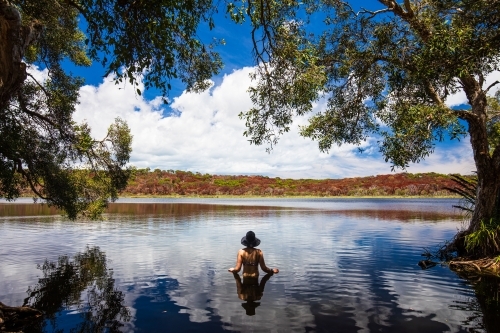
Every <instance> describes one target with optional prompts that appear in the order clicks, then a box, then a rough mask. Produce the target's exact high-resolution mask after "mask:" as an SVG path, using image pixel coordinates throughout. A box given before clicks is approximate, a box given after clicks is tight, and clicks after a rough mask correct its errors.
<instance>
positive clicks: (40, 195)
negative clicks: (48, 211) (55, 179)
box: [14, 158, 48, 200]
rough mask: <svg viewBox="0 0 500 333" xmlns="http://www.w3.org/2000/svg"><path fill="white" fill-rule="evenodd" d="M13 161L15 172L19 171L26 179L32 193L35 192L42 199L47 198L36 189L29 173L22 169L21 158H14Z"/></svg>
mask: <svg viewBox="0 0 500 333" xmlns="http://www.w3.org/2000/svg"><path fill="white" fill-rule="evenodd" d="M14 162H15V163H16V164H17V172H19V173H20V174H21V175H23V177H24V179H26V181H27V182H28V184H29V185H30V188H31V190H32V191H33V193H35V194H36V195H37V196H39V197H40V198H42V199H43V200H48V198H47V197H45V196H43V195H42V194H41V193H40V192H39V191H38V190H37V189H36V187H35V184H34V183H33V180H32V179H31V177H30V175H29V174H28V173H27V172H26V171H24V169H23V163H22V161H21V159H19V158H17V159H15V160H14Z"/></svg>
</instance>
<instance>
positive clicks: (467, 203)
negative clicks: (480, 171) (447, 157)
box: [446, 174, 477, 217]
mask: <svg viewBox="0 0 500 333" xmlns="http://www.w3.org/2000/svg"><path fill="white" fill-rule="evenodd" d="M450 177H451V179H452V180H453V182H454V183H455V184H454V186H453V187H450V188H446V189H447V190H448V191H450V192H452V193H455V194H457V195H459V196H460V197H461V202H460V205H456V206H453V207H456V208H458V209H460V210H462V211H464V212H466V215H467V216H468V217H470V215H471V214H472V212H473V211H474V207H475V205H476V192H477V177H470V176H469V177H464V176H461V175H457V174H454V175H450Z"/></svg>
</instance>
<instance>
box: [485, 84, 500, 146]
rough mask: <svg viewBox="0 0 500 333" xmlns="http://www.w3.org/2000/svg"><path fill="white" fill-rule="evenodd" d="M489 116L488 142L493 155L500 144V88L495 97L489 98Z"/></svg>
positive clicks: (487, 124)
mask: <svg viewBox="0 0 500 333" xmlns="http://www.w3.org/2000/svg"><path fill="white" fill-rule="evenodd" d="M487 116H488V121H487V123H486V126H487V133H488V142H489V143H490V155H493V152H494V151H495V147H497V146H498V145H500V90H498V91H497V92H496V93H495V97H489V98H488V108H487Z"/></svg>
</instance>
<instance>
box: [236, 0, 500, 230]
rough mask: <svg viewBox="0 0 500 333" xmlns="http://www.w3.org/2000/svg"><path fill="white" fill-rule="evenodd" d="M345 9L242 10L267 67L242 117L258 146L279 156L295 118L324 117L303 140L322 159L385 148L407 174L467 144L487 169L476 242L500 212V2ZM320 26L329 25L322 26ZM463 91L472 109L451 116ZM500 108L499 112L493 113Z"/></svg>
mask: <svg viewBox="0 0 500 333" xmlns="http://www.w3.org/2000/svg"><path fill="white" fill-rule="evenodd" d="M363 5H364V6H365V7H366V8H355V7H354V6H353V5H351V4H350V3H349V1H340V0H304V1H300V2H299V1H294V0H287V1H285V0H283V1H274V0H267V1H245V2H241V3H233V4H232V6H231V8H230V9H231V14H232V16H233V19H235V20H236V21H238V20H242V19H244V18H245V15H249V16H250V18H251V24H252V27H253V31H252V37H253V41H254V56H255V58H256V60H257V62H258V63H259V65H258V68H257V71H256V72H255V74H254V78H255V85H254V86H253V87H251V88H250V94H251V98H252V101H253V102H254V105H255V107H253V108H252V109H251V110H249V111H247V112H244V113H242V114H241V115H240V116H241V117H242V118H244V119H246V126H247V130H246V132H245V135H247V136H248V137H250V141H251V142H252V143H254V144H262V143H269V144H271V147H272V145H274V144H276V142H277V140H278V137H279V136H280V135H281V134H282V133H283V132H286V131H288V130H289V128H290V125H291V123H292V121H293V118H294V116H297V115H303V114H306V113H307V112H310V111H312V110H313V103H315V102H317V101H318V100H319V99H322V98H323V99H326V102H325V103H324V104H325V106H324V107H323V108H322V110H320V112H318V113H316V114H314V115H312V116H311V118H310V119H309V123H308V125H306V126H303V127H302V128H301V134H302V135H304V136H306V137H310V138H312V139H314V140H317V141H318V143H319V149H320V150H322V151H327V150H329V149H330V148H331V147H332V146H333V145H341V144H345V143H349V144H355V145H360V144H361V143H362V142H363V141H364V140H366V139H367V138H369V137H370V136H371V137H377V138H379V141H378V143H379V147H380V151H381V152H382V153H383V155H384V157H385V160H386V161H389V162H391V163H392V165H393V167H400V168H405V167H407V166H408V165H409V163H410V162H419V161H420V160H422V159H423V158H425V157H426V156H428V155H429V154H430V153H432V152H433V150H434V147H435V144H436V142H437V141H440V140H443V139H444V138H445V137H446V136H447V135H449V136H450V137H451V138H460V137H461V136H463V135H464V134H466V133H468V135H469V137H470V143H471V146H472V151H473V155H474V161H475V164H476V168H477V176H478V188H477V198H476V205H475V210H474V212H473V216H472V220H471V224H470V227H469V229H468V232H472V231H474V230H476V229H477V228H478V226H479V224H480V221H481V220H485V221H486V220H489V219H490V218H491V217H493V216H494V215H495V206H497V207H498V198H499V189H500V141H499V140H498V137H499V133H500V131H499V122H498V120H499V111H500V109H499V108H498V106H499V104H498V94H497V95H496V97H497V98H492V97H489V95H491V93H492V92H493V91H494V89H496V88H495V86H496V85H497V84H498V83H499V82H498V81H495V82H492V83H490V84H486V80H487V76H488V75H489V74H491V73H493V72H495V71H498V70H499V60H500V1H498V0H487V1H486V0H414V1H410V0H404V2H402V3H398V2H396V1H390V0H378V1H365V2H363ZM319 20H320V22H321V24H318V21H319ZM459 90H463V91H464V92H465V95H466V96H467V101H468V105H463V106H462V107H459V108H450V107H449V106H447V105H446V100H447V98H448V97H449V96H450V95H451V94H453V93H456V92H458V91H459ZM495 101H496V102H495Z"/></svg>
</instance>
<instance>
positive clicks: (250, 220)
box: [0, 205, 470, 332]
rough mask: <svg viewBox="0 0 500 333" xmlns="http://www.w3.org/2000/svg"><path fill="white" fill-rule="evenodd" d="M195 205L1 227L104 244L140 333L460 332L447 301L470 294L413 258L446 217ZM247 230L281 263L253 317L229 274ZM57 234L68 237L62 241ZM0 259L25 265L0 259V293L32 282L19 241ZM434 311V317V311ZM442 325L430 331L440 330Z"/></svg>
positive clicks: (72, 247) (41, 240)
mask: <svg viewBox="0 0 500 333" xmlns="http://www.w3.org/2000/svg"><path fill="white" fill-rule="evenodd" d="M198 206H200V205H198ZM201 206H203V205H201ZM198 208H199V207H198ZM198 208H197V207H195V206H194V205H193V206H191V207H177V208H175V209H174V210H173V211H170V212H167V211H166V209H167V206H166V205H161V208H156V209H165V211H164V213H162V214H160V215H155V214H150V213H149V211H148V212H146V213H145V214H143V215H141V214H138V215H126V214H125V213H124V214H116V215H108V217H107V218H108V220H107V221H104V222H95V223H91V224H88V225H86V224H81V223H74V224H68V223H61V222H56V223H46V224H38V222H33V221H35V219H33V221H32V222H23V223H19V224H18V225H16V226H15V227H12V228H10V227H6V228H3V229H2V232H3V236H4V239H5V241H6V244H5V245H6V246H11V247H14V246H15V245H16V242H19V240H20V239H22V240H23V242H25V243H26V244H30V243H38V244H39V247H40V248H41V249H42V250H43V251H44V253H43V256H44V257H45V256H54V255H56V254H57V255H60V254H61V253H60V252H61V251H64V252H66V253H74V251H79V250H80V249H81V248H83V247H84V246H85V245H86V244H100V245H101V249H102V250H104V251H105V252H106V255H107V258H109V259H110V262H111V266H112V267H113V269H114V278H115V279H116V281H117V285H119V286H120V288H122V290H123V291H124V292H125V295H126V296H125V297H126V298H125V301H126V304H127V305H130V306H131V314H132V316H133V321H132V322H131V323H129V324H128V326H127V327H128V328H127V329H128V330H129V331H133V330H134V329H135V330H139V329H140V330H143V331H147V330H148V328H151V327H152V326H151V325H152V323H153V322H154V323H157V325H158V327H162V326H161V325H168V326H169V327H170V322H173V323H175V325H179V326H178V327H181V326H180V325H185V327H186V328H188V327H189V328H191V327H192V328H193V330H200V331H201V330H202V329H205V330H206V331H210V330H214V331H221V330H231V329H234V330H238V331H304V330H305V329H306V328H307V329H311V330H316V331H321V330H325V331H326V330H331V329H332V327H333V328H335V329H337V330H338V331H342V332H368V331H377V330H384V331H390V326H394V327H399V329H400V331H405V329H409V327H408V326H407V325H410V324H408V323H411V325H413V326H415V327H417V326H418V325H433V324H437V325H438V326H439V325H441V323H439V321H441V322H443V320H444V319H446V318H450V321H451V323H446V325H448V326H450V328H451V330H452V331H457V330H458V328H457V327H458V326H457V325H458V323H459V322H460V320H461V318H460V316H463V313H464V312H463V311H462V312H461V311H456V312H453V311H452V310H450V309H449V304H450V303H452V302H453V297H463V296H460V295H464V294H467V295H469V294H470V292H466V290H465V289H460V290H458V291H455V290H454V289H453V288H454V285H453V283H456V278H455V279H453V278H452V277H451V274H447V273H446V272H447V269H445V268H441V267H435V268H433V269H432V270H431V271H421V270H420V268H419V267H418V266H417V265H416V263H417V261H418V260H420V253H421V252H422V250H421V248H422V247H430V246H434V245H437V243H439V242H442V241H444V240H446V239H449V238H450V237H451V236H452V235H453V234H454V232H455V230H456V228H457V227H458V226H459V224H458V223H457V222H455V221H454V220H453V219H454V218H449V219H447V220H445V221H444V222H443V221H440V222H430V221H434V219H433V218H432V214H430V215H429V214H427V213H425V210H424V209H420V210H419V209H413V210H412V212H411V213H399V212H397V211H394V210H391V209H389V210H387V211H386V210H382V209H379V210H375V211H353V210H351V211H345V210H341V211H339V210H337V211H333V210H329V211H326V210H324V209H307V210H295V209H288V208H286V209H284V208H279V209H275V208H272V207H260V208H253V207H251V208H249V207H245V208H220V207H219V208H214V207H211V206H208V207H204V208H199V209H198ZM147 209H149V208H146V210H147ZM168 209H170V208H168ZM414 211H417V213H414ZM404 214H407V215H404ZM415 214H416V215H415ZM405 216H406V217H405ZM408 216H409V217H408ZM401 221H410V222H411V223H406V222H405V223H401ZM5 225H6V224H4V226H5ZM0 227H2V224H0ZM249 229H252V230H254V231H256V234H257V237H259V238H260V239H261V240H262V244H261V246H260V248H261V249H263V251H264V253H265V258H266V263H267V264H268V265H269V266H271V267H273V266H274V267H279V268H280V271H281V272H280V273H279V274H277V275H275V276H273V277H272V278H271V279H270V280H269V282H268V283H267V285H266V288H265V291H264V294H263V296H262V299H261V300H260V302H261V305H260V306H259V307H257V308H256V310H255V311H256V315H255V316H251V317H249V316H247V315H246V313H245V309H244V308H243V307H242V306H241V304H242V303H243V301H241V300H240V299H239V298H238V295H237V292H236V284H235V281H234V278H233V276H232V275H231V274H230V273H228V272H227V271H226V270H227V268H228V267H231V266H233V265H234V263H235V259H236V253H237V251H238V249H239V248H241V247H242V246H241V245H240V239H241V237H242V236H243V235H244V234H245V233H246V232H247V231H248V230H249ZM31 231H34V232H31ZM61 239H65V240H67V243H64V244H61V242H60V240H61ZM0 251H2V250H1V249H0ZM0 254H3V253H1V252H0ZM7 257H8V258H9V259H8V260H12V261H14V262H15V261H16V260H17V261H19V262H22V261H23V260H25V262H26V264H25V263H20V264H12V263H11V264H8V265H6V264H5V263H2V264H0V277H1V278H0V290H6V288H11V287H13V286H14V287H13V288H11V289H9V290H16V291H14V292H19V293H24V292H25V290H26V286H27V285H29V283H28V284H26V283H23V284H22V285H19V283H18V282H16V281H15V276H14V275H12V274H10V272H11V269H12V271H13V272H16V274H19V275H20V276H31V275H30V274H33V272H32V271H35V274H36V263H39V262H40V255H39V254H36V253H33V252H25V251H24V250H22V251H20V252H19V253H18V254H9V255H8V256H7ZM21 259H22V260H21ZM42 260H43V258H42ZM33 266H35V267H33ZM30 267H32V268H33V269H31V268H30ZM429 274H431V275H432V274H436V275H438V274H442V275H443V276H440V277H439V279H441V280H440V283H442V285H440V284H436V285H433V283H435V281H436V279H437V278H434V276H433V275H432V276H429ZM412 277H413V280H412ZM441 286H442V288H441ZM450 286H451V287H450ZM440 288H441V289H440ZM420 291H421V292H420ZM457 294H458V295H457ZM16 297H19V296H16ZM439 305H442V308H440V307H439ZM410 308H412V309H413V310H415V311H412V310H409V309H410ZM163 311H167V312H163ZM416 311H421V313H419V312H416ZM434 313H435V314H437V317H436V318H431V317H432V314H434ZM167 321H168V322H167ZM407 321H408V323H407ZM405 325H406V326H405ZM438 326H436V327H434V328H432V327H430V328H429V332H433V329H434V331H436V332H438V331H439V327H441V328H442V327H444V326H442V325H441V326H439V327H438ZM155 327H156V326H155Z"/></svg>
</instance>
